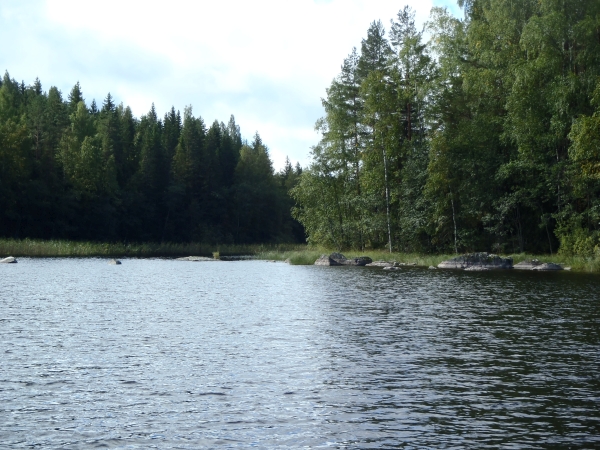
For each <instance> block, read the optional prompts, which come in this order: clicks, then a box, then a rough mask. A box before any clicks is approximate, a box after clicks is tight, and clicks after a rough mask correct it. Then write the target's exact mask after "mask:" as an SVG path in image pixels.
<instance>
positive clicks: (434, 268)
mask: <svg viewBox="0 0 600 450" xmlns="http://www.w3.org/2000/svg"><path fill="white" fill-rule="evenodd" d="M429 270H437V267H435V266H429Z"/></svg>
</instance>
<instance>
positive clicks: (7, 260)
mask: <svg viewBox="0 0 600 450" xmlns="http://www.w3.org/2000/svg"><path fill="white" fill-rule="evenodd" d="M16 262H17V260H16V259H15V258H13V257H12V256H8V257H6V258H4V259H0V263H4V264H16Z"/></svg>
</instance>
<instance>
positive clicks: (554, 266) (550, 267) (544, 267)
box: [531, 263, 563, 271]
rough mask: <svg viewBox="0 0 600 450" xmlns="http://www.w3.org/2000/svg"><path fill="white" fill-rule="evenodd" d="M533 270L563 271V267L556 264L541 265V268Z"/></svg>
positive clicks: (537, 267)
mask: <svg viewBox="0 0 600 450" xmlns="http://www.w3.org/2000/svg"><path fill="white" fill-rule="evenodd" d="M531 270H543V271H548V270H563V268H562V266H559V265H558V264H554V263H543V264H540V265H539V266H536V267H534V268H533V269H531Z"/></svg>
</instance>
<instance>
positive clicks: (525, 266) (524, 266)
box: [513, 259, 544, 270]
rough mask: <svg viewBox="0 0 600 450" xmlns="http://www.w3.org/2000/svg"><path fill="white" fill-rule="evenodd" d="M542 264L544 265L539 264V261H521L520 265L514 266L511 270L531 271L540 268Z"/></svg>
mask: <svg viewBox="0 0 600 450" xmlns="http://www.w3.org/2000/svg"><path fill="white" fill-rule="evenodd" d="M542 264H544V263H543V262H541V261H540V260H539V259H530V260H526V261H521V262H520V263H518V264H515V265H514V266H513V269H517V270H533V269H534V268H535V267H538V266H541V265H542Z"/></svg>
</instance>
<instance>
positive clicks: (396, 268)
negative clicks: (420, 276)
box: [383, 266, 400, 270]
mask: <svg viewBox="0 0 600 450" xmlns="http://www.w3.org/2000/svg"><path fill="white" fill-rule="evenodd" d="M383 270H400V267H396V266H387V267H384V268H383Z"/></svg>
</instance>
